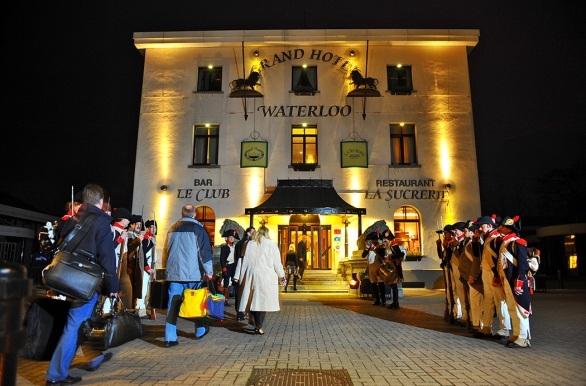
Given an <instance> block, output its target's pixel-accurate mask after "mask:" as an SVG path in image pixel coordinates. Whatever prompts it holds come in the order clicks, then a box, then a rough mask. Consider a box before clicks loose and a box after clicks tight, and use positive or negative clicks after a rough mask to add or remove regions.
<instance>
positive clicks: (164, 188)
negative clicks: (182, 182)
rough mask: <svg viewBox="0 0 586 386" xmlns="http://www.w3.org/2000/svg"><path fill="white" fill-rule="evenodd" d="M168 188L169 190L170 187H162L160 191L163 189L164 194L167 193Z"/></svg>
mask: <svg viewBox="0 0 586 386" xmlns="http://www.w3.org/2000/svg"><path fill="white" fill-rule="evenodd" d="M168 188H169V187H168V186H167V185H161V188H160V189H161V190H162V191H163V192H166V191H167V189H168Z"/></svg>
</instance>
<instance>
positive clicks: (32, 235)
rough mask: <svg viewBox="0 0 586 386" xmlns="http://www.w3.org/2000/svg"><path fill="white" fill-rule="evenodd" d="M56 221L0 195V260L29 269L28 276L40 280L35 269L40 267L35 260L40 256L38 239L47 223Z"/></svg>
mask: <svg viewBox="0 0 586 386" xmlns="http://www.w3.org/2000/svg"><path fill="white" fill-rule="evenodd" d="M56 220H57V217H55V216H51V215H48V214H44V213H41V212H40V211H39V210H38V209H36V208H33V207H31V206H30V205H27V204H25V203H23V202H20V201H18V200H17V199H15V198H13V197H11V196H8V195H6V194H4V193H0V261H3V262H13V263H19V264H22V265H24V266H25V267H26V268H27V269H28V270H29V277H33V278H35V279H37V280H38V279H40V276H39V275H40V271H38V270H37V269H36V268H37V267H39V266H41V265H43V264H42V262H37V261H35V258H36V255H37V254H38V253H39V243H38V240H37V236H38V233H39V230H40V229H41V228H42V227H43V226H45V224H46V223H47V221H50V222H54V221H56Z"/></svg>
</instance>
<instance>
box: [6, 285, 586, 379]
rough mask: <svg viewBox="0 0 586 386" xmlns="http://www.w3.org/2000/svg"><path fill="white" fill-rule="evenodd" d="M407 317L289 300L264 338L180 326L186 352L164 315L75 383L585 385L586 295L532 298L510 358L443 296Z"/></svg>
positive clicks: (23, 367)
mask: <svg viewBox="0 0 586 386" xmlns="http://www.w3.org/2000/svg"><path fill="white" fill-rule="evenodd" d="M404 293H405V296H404V297H403V298H402V299H401V309H400V310H388V309H386V308H383V307H380V306H372V305H371V303H372V300H368V299H363V298H357V297H356V296H355V295H354V294H348V295H346V294H344V295H333V294H330V295H325V294H324V295H316V294H295V293H288V294H281V303H282V307H281V311H280V312H277V313H269V314H267V318H266V321H265V328H264V330H265V335H262V336H261V335H253V333H252V327H251V326H249V325H247V324H243V323H238V322H236V321H235V315H234V312H233V307H228V308H227V310H226V318H227V319H226V320H225V321H224V322H223V323H217V322H216V323H214V324H212V328H211V331H210V333H209V334H208V335H207V336H205V337H204V338H203V339H201V340H195V339H194V327H193V323H191V322H189V321H185V320H180V321H179V323H178V333H179V339H178V340H179V342H180V344H179V345H178V346H176V347H172V348H166V347H165V346H164V344H163V340H164V324H165V315H163V314H159V315H158V317H157V319H156V320H153V321H151V320H144V323H143V325H144V336H143V337H142V338H141V339H137V340H135V341H132V342H129V343H127V344H125V345H123V346H121V347H117V348H113V349H111V350H110V351H111V352H113V353H114V357H113V358H112V360H111V361H110V362H108V363H105V364H103V365H102V366H101V367H100V369H99V370H98V371H96V372H86V371H83V370H82V369H81V368H80V367H81V365H82V364H83V363H84V362H86V361H87V360H88V359H91V358H92V357H93V356H95V355H97V352H98V351H97V344H98V342H99V339H100V333H99V332H95V333H94V335H92V337H91V338H90V339H89V340H88V341H87V342H86V343H84V345H83V346H82V352H78V354H81V355H78V356H76V358H75V360H74V363H73V365H72V368H71V369H70V374H71V375H74V376H81V377H83V382H82V383H81V384H83V385H235V386H237V385H246V383H247V381H248V379H249V377H250V375H251V373H252V370H253V368H262V369H323V370H326V369H327V370H330V369H336V370H338V369H345V370H347V371H348V373H349V375H350V378H351V380H352V383H353V384H354V385H355V386H358V385H365V386H366V385H373V386H375V385H376V386H378V385H516V386H519V385H586V369H585V366H584V364H585V363H586V345H585V343H584V342H585V341H586V323H585V322H584V321H585V320H586V291H583V290H550V291H548V292H547V293H536V294H534V295H533V302H532V305H533V316H532V317H531V329H532V335H533V339H532V341H531V342H532V347H531V348H528V349H509V348H506V347H504V346H503V345H501V344H500V343H499V342H495V341H485V340H478V339H474V338H472V337H471V334H470V333H468V332H467V331H466V330H465V328H463V327H459V326H457V325H450V324H449V323H446V322H445V321H444V320H443V309H444V300H445V297H444V292H443V291H429V290H418V289H405V290H404ZM47 367H48V362H37V361H30V360H27V359H23V358H21V359H20V360H19V370H18V379H17V385H19V386H25V385H44V384H45V381H44V377H45V372H46V370H47Z"/></svg>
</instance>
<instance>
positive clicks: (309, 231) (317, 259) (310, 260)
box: [279, 225, 332, 269]
mask: <svg viewBox="0 0 586 386" xmlns="http://www.w3.org/2000/svg"><path fill="white" fill-rule="evenodd" d="M303 236H306V239H307V256H306V261H307V265H306V267H305V269H331V268H332V265H331V264H332V245H331V236H332V230H331V226H330V225H323V226H320V225H312V226H306V227H303V226H302V225H289V226H286V225H279V250H280V251H281V260H282V262H283V264H285V258H286V256H287V251H288V250H289V245H291V244H293V246H294V248H295V251H297V245H298V244H299V242H300V241H301V240H302V239H303Z"/></svg>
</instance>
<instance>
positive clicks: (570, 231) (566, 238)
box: [537, 223, 586, 277]
mask: <svg viewBox="0 0 586 386" xmlns="http://www.w3.org/2000/svg"><path fill="white" fill-rule="evenodd" d="M537 237H539V241H540V244H539V246H538V248H541V264H542V265H541V267H540V268H539V272H540V273H541V274H545V275H553V276H555V275H557V273H558V270H559V273H560V274H561V275H562V276H581V277H584V276H586V268H585V267H586V223H578V224H561V225H552V226H547V227H542V228H538V229H537Z"/></svg>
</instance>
